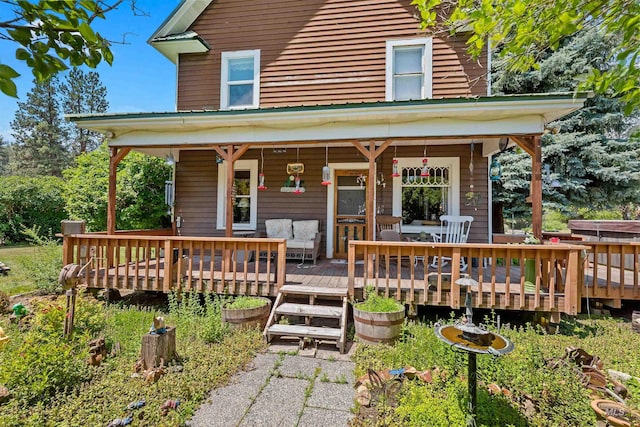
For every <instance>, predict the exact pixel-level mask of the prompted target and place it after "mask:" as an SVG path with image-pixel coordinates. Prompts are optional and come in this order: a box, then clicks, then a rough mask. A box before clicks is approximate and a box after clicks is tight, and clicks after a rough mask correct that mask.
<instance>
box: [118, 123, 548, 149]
mask: <svg viewBox="0 0 640 427" xmlns="http://www.w3.org/2000/svg"><path fill="white" fill-rule="evenodd" d="M543 127H544V122H543V120H542V119H541V118H540V116H526V117H520V118H518V119H501V120H494V121H485V122H478V121H474V120H463V119H431V120H422V121H418V122H414V123H376V122H367V123H337V122H327V123H321V124H308V125H306V126H304V127H302V126H301V127H297V128H293V129H292V128H277V127H272V126H268V124H267V123H265V124H264V125H261V126H256V125H246V126H243V127H219V128H215V129H193V130H187V129H185V128H183V127H182V126H177V127H176V128H174V129H173V130H166V131H162V132H159V131H151V130H140V131H133V132H129V133H123V134H119V135H118V134H117V133H116V135H117V137H116V138H113V139H111V140H110V141H109V145H110V146H112V147H136V146H137V147H144V146H159V145H176V144H180V145H201V144H229V143H234V144H239V143H277V142H295V141H304V140H312V141H334V140H338V141H339V140H349V139H360V138H371V139H381V138H382V139H384V138H398V137H416V138H428V137H443V136H445V137H457V136H469V135H509V134H515V135H518V134H535V133H541V132H542V129H543Z"/></svg>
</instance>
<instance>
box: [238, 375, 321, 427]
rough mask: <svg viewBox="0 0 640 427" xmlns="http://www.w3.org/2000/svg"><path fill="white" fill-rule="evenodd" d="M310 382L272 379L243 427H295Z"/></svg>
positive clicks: (255, 402) (250, 410) (244, 419)
mask: <svg viewBox="0 0 640 427" xmlns="http://www.w3.org/2000/svg"><path fill="white" fill-rule="evenodd" d="M308 385H309V381H308V380H299V379H295V378H276V377H272V378H271V380H270V381H269V384H267V386H266V387H265V388H264V389H263V390H262V392H261V393H260V395H259V396H258V398H257V399H256V400H255V401H254V402H253V405H251V408H250V409H249V412H248V413H247V414H246V416H245V417H244V418H243V420H242V422H241V423H240V426H241V427H280V426H282V427H290V426H291V427H293V426H295V425H296V424H297V422H298V419H299V417H300V413H301V412H302V408H303V405H304V400H305V396H304V393H305V389H306V388H307V386H308Z"/></svg>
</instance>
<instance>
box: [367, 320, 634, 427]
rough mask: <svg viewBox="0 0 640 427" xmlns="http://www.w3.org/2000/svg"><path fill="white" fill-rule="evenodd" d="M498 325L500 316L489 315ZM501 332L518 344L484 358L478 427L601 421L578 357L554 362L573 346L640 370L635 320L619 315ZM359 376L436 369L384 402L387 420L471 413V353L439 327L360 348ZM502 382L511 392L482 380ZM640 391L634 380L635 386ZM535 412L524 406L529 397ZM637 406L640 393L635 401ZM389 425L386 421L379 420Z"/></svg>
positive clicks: (454, 420)
mask: <svg viewBox="0 0 640 427" xmlns="http://www.w3.org/2000/svg"><path fill="white" fill-rule="evenodd" d="M485 322H486V323H487V325H486V326H487V328H488V329H489V330H495V324H494V323H493V319H491V318H488V319H485ZM500 333H501V334H502V335H504V336H506V337H507V338H509V339H510V340H512V341H513V342H514V344H515V349H514V351H513V352H512V353H510V354H508V355H506V356H502V357H492V356H489V355H479V356H478V359H477V361H478V376H479V378H478V379H479V387H478V405H477V420H476V421H477V425H484V426H503V425H516V426H525V425H528V426H540V427H542V426H558V425H562V426H567V427H571V426H586V425H595V415H594V413H593V411H592V410H591V408H590V406H589V390H588V389H586V388H585V387H584V385H583V384H582V383H581V378H580V376H579V375H577V374H576V369H575V366H573V364H572V362H560V363H557V364H556V365H557V366H555V367H550V364H549V363H550V361H553V360H560V359H561V358H562V356H563V355H564V354H565V348H566V347H568V346H578V347H581V348H583V349H584V350H586V351H587V352H589V353H591V354H595V355H597V356H599V357H600V358H601V359H602V360H603V363H604V366H605V369H608V368H611V369H616V370H619V371H623V372H627V373H629V374H630V375H633V376H638V372H639V371H640V361H639V360H638V359H637V353H638V351H640V341H638V340H637V339H636V336H635V335H634V332H633V331H632V328H631V325H630V323H624V322H622V321H620V320H618V319H610V318H604V319H598V320H587V319H580V318H578V319H576V318H574V319H568V320H563V321H562V322H561V324H560V331H559V333H557V334H553V335H549V334H547V333H545V332H544V331H543V330H541V329H539V328H535V327H533V326H529V325H527V326H525V327H513V328H503V329H502V330H501V331H500ZM354 359H355V361H356V377H357V376H359V375H362V374H364V373H366V370H367V369H368V368H372V369H376V370H381V369H388V368H398V367H402V366H414V367H415V368H416V369H417V370H419V371H421V370H425V369H433V368H434V367H435V368H437V370H438V371H439V374H436V373H434V374H433V376H434V381H433V383H431V384H421V383H420V382H417V381H416V382H411V381H407V382H405V385H404V386H403V389H402V392H401V394H400V398H399V405H398V406H397V408H395V409H394V408H391V409H390V408H379V410H380V413H381V414H383V416H385V417H386V418H385V419H384V422H387V424H386V425H408V426H414V425H415V426H419V425H434V426H438V425H465V424H466V417H467V409H466V408H467V392H466V386H467V384H466V379H465V377H466V371H467V355H466V353H462V352H457V351H454V350H453V349H452V348H451V347H450V346H448V345H447V344H445V343H444V342H442V341H440V340H439V339H438V338H437V337H436V336H435V333H434V332H433V328H432V325H425V324H415V323H409V324H408V326H407V333H406V334H405V337H404V339H403V341H401V342H400V343H397V344H396V345H395V346H394V347H390V346H360V347H358V349H357V351H356V354H355V356H354ZM490 383H496V384H498V385H499V386H501V387H505V388H506V389H508V390H509V391H510V393H511V396H510V397H507V396H499V395H490V394H488V392H487V390H486V389H485V387H484V386H483V384H484V385H486V384H490ZM628 386H629V388H630V389H631V390H634V387H635V385H634V384H633V382H631V383H629V384H628ZM527 401H529V402H531V403H533V407H535V409H534V410H532V409H531V408H529V409H527V410H525V406H526V405H525V402H527ZM628 403H629V404H630V405H631V406H632V407H634V408H637V407H638V404H640V399H636V400H629V402H628ZM378 425H382V424H378Z"/></svg>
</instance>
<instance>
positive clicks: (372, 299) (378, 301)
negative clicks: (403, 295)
mask: <svg viewBox="0 0 640 427" xmlns="http://www.w3.org/2000/svg"><path fill="white" fill-rule="evenodd" d="M353 320H354V324H355V327H356V336H357V337H358V339H359V340H360V341H362V342H365V343H367V344H377V343H385V344H393V343H394V342H395V341H396V340H397V339H398V337H399V336H400V333H401V332H402V324H403V323H404V305H402V304H401V303H399V302H398V301H396V300H395V299H393V298H388V297H383V296H381V295H378V293H377V291H376V289H375V288H374V287H373V286H367V287H366V288H365V300H364V301H362V302H358V303H355V304H353Z"/></svg>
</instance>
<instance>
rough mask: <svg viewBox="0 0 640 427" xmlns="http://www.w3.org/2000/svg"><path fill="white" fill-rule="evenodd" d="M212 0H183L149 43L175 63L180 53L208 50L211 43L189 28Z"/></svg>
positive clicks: (150, 38)
mask: <svg viewBox="0 0 640 427" xmlns="http://www.w3.org/2000/svg"><path fill="white" fill-rule="evenodd" d="M211 2H212V0H182V2H180V4H179V5H178V6H176V8H175V9H174V10H173V12H171V13H170V14H169V16H168V17H167V19H165V20H164V22H163V23H162V24H160V27H158V29H157V30H156V31H155V32H154V33H153V34H152V35H151V37H149V40H147V43H149V44H150V45H151V46H153V47H154V48H155V49H157V50H158V51H159V52H160V53H162V54H163V55H164V56H166V57H167V58H168V59H169V60H170V61H171V62H173V63H175V62H176V61H177V59H178V54H179V53H197V52H207V51H208V50H209V49H210V47H209V45H208V44H207V43H206V42H205V41H204V40H202V39H201V38H200V37H199V36H198V34H197V33H196V32H194V31H187V30H188V29H189V27H190V26H191V24H193V23H194V22H195V20H196V19H197V18H198V16H200V14H201V13H202V12H203V11H204V10H205V9H206V8H207V6H209V4H211ZM167 42H168V43H167Z"/></svg>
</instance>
